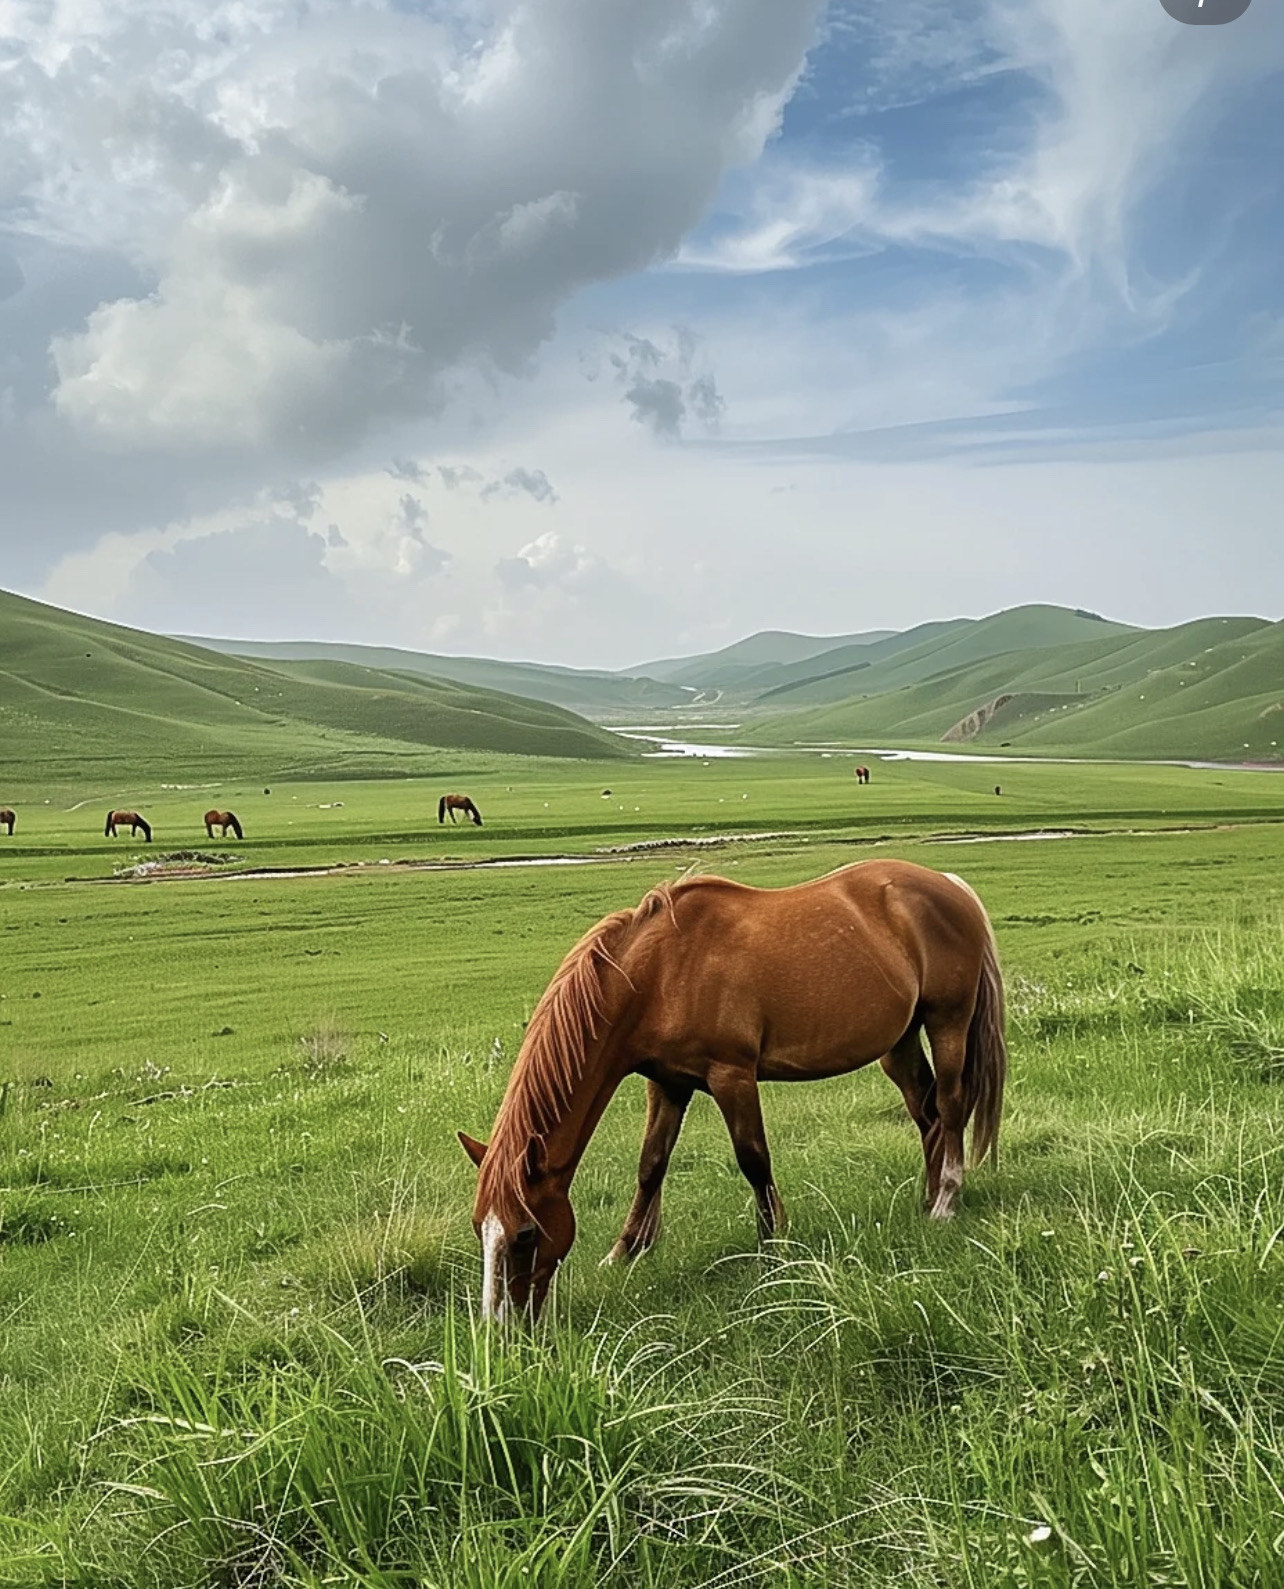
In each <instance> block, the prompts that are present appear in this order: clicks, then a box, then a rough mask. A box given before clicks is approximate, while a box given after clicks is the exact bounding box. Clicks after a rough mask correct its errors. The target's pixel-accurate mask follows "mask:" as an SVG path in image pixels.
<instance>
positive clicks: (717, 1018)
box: [459, 860, 1007, 1317]
mask: <svg viewBox="0 0 1284 1589" xmlns="http://www.w3.org/2000/svg"><path fill="white" fill-rule="evenodd" d="M922 1033H926V1034H927V1038H928V1041H929V1043H930V1045H931V1055H932V1058H931V1063H930V1064H929V1063H928V1059H927V1056H926V1054H925V1053H924V1051H923V1047H922V1044H921V1041H920V1034H922ZM874 1060H878V1061H879V1063H880V1064H881V1065H882V1067H883V1070H884V1071H885V1072H886V1073H887V1075H888V1076H889V1077H890V1078H891V1079H892V1080H893V1081H894V1082H895V1083H896V1085H897V1086H898V1087H899V1088H900V1089H901V1092H902V1094H903V1095H904V1098H905V1105H906V1108H907V1109H908V1110H909V1113H910V1116H911V1118H912V1119H913V1121H914V1123H915V1124H916V1125H917V1126H918V1129H919V1131H920V1133H921V1135H922V1142H923V1156H924V1160H925V1162H926V1165H927V1187H926V1191H927V1208H928V1210H929V1211H930V1213H931V1214H932V1215H933V1217H934V1218H936V1219H946V1218H948V1217H949V1216H950V1215H951V1214H952V1213H953V1212H954V1202H955V1198H956V1197H957V1195H958V1192H959V1188H960V1187H961V1185H962V1182H963V1132H964V1128H965V1127H966V1126H967V1124H968V1122H969V1121H973V1130H972V1162H973V1163H974V1164H979V1163H980V1162H981V1160H983V1159H984V1157H985V1155H986V1154H987V1153H990V1152H994V1153H996V1154H997V1144H998V1132H999V1122H1000V1119H1001V1117H1002V1112H1003V1084H1004V1078H1005V1075H1006V1072H1007V1048H1006V1044H1005V1041H1004V1029H1003V980H1002V977H1001V975H1000V972H999V962H998V955H997V951H996V948H995V943H994V934H993V931H992V929H991V927H990V921H989V917H988V916H987V915H986V913H985V908H984V907H983V905H982V904H981V901H980V900H979V899H978V898H977V896H976V894H974V893H973V891H972V890H971V888H969V887H968V885H967V884H966V883H965V882H963V880H962V879H961V878H957V877H954V876H953V875H952V874H949V873H941V872H931V871H928V870H927V869H926V868H924V867H921V866H914V865H912V864H911V863H910V862H908V861H894V860H877V861H862V862H859V863H858V864H856V865H855V866H846V867H843V868H842V870H841V871H837V872H831V873H829V875H828V876H826V877H821V878H817V879H816V880H815V881H814V882H810V883H802V884H799V885H798V886H797V887H794V888H781V889H760V888H749V887H746V886H745V885H744V884H741V883H733V882H728V881H726V880H725V879H723V878H720V877H693V878H688V879H681V880H679V881H677V882H674V883H667V882H666V883H661V884H660V885H659V887H658V888H654V889H652V891H651V892H650V893H649V894H648V895H647V896H646V897H645V899H643V900H642V902H641V904H640V905H638V906H637V907H636V909H632V910H619V911H616V912H615V914H614V915H611V916H607V917H604V918H603V920H602V921H600V922H598V924H597V926H596V927H593V928H591V929H590V930H589V931H588V932H587V933H586V934H585V935H584V937H583V938H581V939H580V941H579V943H578V944H576V946H575V947H574V948H573V949H572V950H571V952H570V953H569V954H568V955H567V956H566V958H565V960H563V962H562V964H561V967H560V968H559V970H558V971H557V973H556V974H555V975H554V977H553V980H552V981H551V982H550V983H549V985H548V987H547V989H546V990H545V992H544V995H543V997H542V998H541V999H540V1001H539V1003H538V1004H537V1005H536V1007H535V1012H534V1014H533V1015H532V1016H531V1019H530V1022H529V1024H528V1026H527V1028H526V1034H525V1037H524V1038H523V1040H522V1046H521V1050H520V1052H519V1053H518V1056H517V1061H516V1063H515V1065H514V1066H513V1072H512V1075H511V1076H510V1077H509V1081H508V1088H507V1091H506V1092H505V1094H504V1101H503V1103H502V1104H501V1106H500V1110H499V1115H498V1117H497V1118H496V1121H495V1127H494V1133H493V1135H492V1137H491V1140H490V1144H489V1146H487V1145H486V1144H485V1143H482V1142H477V1141H475V1140H474V1139H473V1138H472V1137H469V1136H466V1135H464V1133H463V1132H460V1133H459V1140H460V1142H461V1143H462V1144H463V1147H464V1151H465V1152H466V1153H467V1154H468V1156H469V1158H471V1159H472V1161H473V1163H474V1164H475V1165H477V1167H478V1169H479V1171H480V1174H479V1176H478V1181H477V1197H476V1202H475V1205H474V1208H473V1224H474V1226H475V1227H476V1229H477V1233H478V1235H479V1236H480V1238H481V1243H482V1253H483V1280H482V1312H483V1313H484V1314H485V1315H487V1316H490V1317H495V1316H502V1315H503V1314H504V1313H506V1312H507V1311H508V1309H509V1308H510V1307H513V1308H522V1307H529V1308H530V1310H531V1312H532V1313H533V1314H534V1313H538V1311H539V1309H540V1307H541V1305H542V1303H543V1301H544V1297H545V1294H546V1292H547V1290H548V1285H549V1281H550V1280H551V1279H552V1277H553V1273H554V1271H555V1270H556V1268H557V1266H558V1264H559V1263H561V1261H562V1259H563V1258H564V1257H565V1256H566V1254H567V1252H568V1251H569V1250H570V1247H571V1243H572V1242H573V1241H574V1239H575V1215H574V1213H573V1211H572V1209H571V1203H570V1195H569V1194H570V1186H571V1181H572V1178H573V1177H574V1175H575V1170H576V1167H577V1166H578V1164H579V1162H580V1157H581V1155H582V1154H583V1152H584V1150H585V1148H586V1147H587V1145H588V1141H589V1138H590V1137H591V1136H592V1135H593V1131H594V1129H595V1127H596V1126H597V1123H598V1120H599V1119H600V1118H601V1115H602V1111H603V1110H604V1109H605V1108H606V1105H607V1103H608V1102H609V1100H610V1098H611V1096H612V1094H613V1093H614V1092H615V1090H616V1088H617V1087H618V1086H619V1085H620V1083H621V1081H622V1080H623V1079H624V1077H625V1076H628V1075H630V1074H637V1075H641V1076H644V1077H645V1078H646V1082H647V1120H646V1132H645V1135H644V1137H643V1139H642V1158H641V1162H640V1164H639V1166H638V1187H637V1195H636V1196H635V1197H634V1199H633V1206H632V1208H631V1209H630V1211H629V1216H628V1219H627V1220H626V1221H625V1225H624V1230H623V1233H622V1234H621V1236H620V1239H619V1240H618V1241H617V1242H616V1244H615V1246H614V1247H613V1248H612V1249H611V1252H610V1253H609V1255H608V1259H609V1260H618V1259H621V1258H631V1257H634V1256H635V1255H636V1254H638V1253H640V1252H642V1251H644V1250H645V1249H646V1248H647V1247H649V1246H650V1245H651V1244H652V1242H654V1241H655V1239H656V1237H657V1236H658V1234H659V1230H660V1191H661V1187H662V1186H663V1184H664V1176H665V1171H666V1170H667V1168H668V1164H669V1156H670V1154H671V1153H672V1152H673V1147H674V1143H675V1142H676V1141H677V1137H678V1131H679V1129H680V1127H681V1125H682V1117H683V1115H684V1113H685V1111H686V1107H687V1104H688V1103H689V1102H690V1101H691V1097H692V1094H693V1093H696V1092H705V1093H708V1094H710V1095H711V1097H712V1098H713V1100H714V1102H715V1103H716V1104H717V1105H718V1108H719V1109H720V1110H721V1111H722V1116H723V1119H724V1120H725V1121H726V1124H727V1129H728V1131H729V1132H730V1134H731V1141H732V1145H733V1147H734V1149H735V1154H736V1162H737V1163H738V1164H739V1166H740V1169H741V1171H742V1172H743V1173H744V1175H745V1177H746V1178H747V1180H748V1181H749V1184H750V1185H751V1186H752V1187H753V1192H754V1197H755V1200H756V1202H757V1211H758V1232H759V1235H760V1237H767V1236H770V1235H772V1234H773V1233H774V1232H775V1231H777V1230H779V1229H781V1228H782V1227H783V1224H784V1208H783V1205H782V1204H781V1201H780V1196H779V1194H778V1193H777V1191H776V1185H775V1182H774V1180H773V1179H772V1171H771V1156H770V1153H769V1151H768V1148H767V1138H766V1134H765V1132H764V1130H763V1123H762V1111H761V1107H760V1104H759V1098H758V1086H759V1083H760V1082H764V1081H813V1080H820V1079H821V1078H823V1077H829V1076H840V1075H843V1074H845V1073H846V1072H847V1071H851V1070H857V1069H859V1068H860V1067H861V1066H862V1065H868V1064H870V1063H871V1062H872V1061H874ZM835 1147H836V1149H837V1151H839V1152H841V1153H843V1154H844V1155H845V1154H846V1152H847V1141H846V1139H845V1138H844V1139H843V1141H842V1142H841V1145H839V1144H837V1143H836V1144H835Z"/></svg>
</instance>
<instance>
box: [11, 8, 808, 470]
mask: <svg viewBox="0 0 1284 1589" xmlns="http://www.w3.org/2000/svg"><path fill="white" fill-rule="evenodd" d="M819 9H820V0H648V3H647V4H646V5H639V4H637V3H636V0H458V3H457V4H455V5H454V6H453V7H450V8H447V7H444V6H438V7H433V8H429V9H427V10H425V11H422V12H410V11H408V10H407V9H406V8H404V7H400V6H397V5H395V4H392V3H387V4H370V5H364V6H362V7H361V8H360V10H359V12H358V11H353V10H352V9H351V8H349V7H346V6H340V5H337V4H326V3H324V0H304V3H303V4H302V5H300V4H299V3H297V0H254V3H246V4H237V5H232V4H226V5H218V4H215V5H213V6H210V5H207V4H203V3H196V0H156V3H155V5H154V6H152V7H149V8H148V14H147V16H146V18H144V17H143V16H142V15H141V14H140V13H139V12H138V11H136V10H135V9H133V8H131V7H127V6H126V4H125V3H124V0H115V3H110V0H109V3H107V4H105V5H104V6H102V7H100V8H98V10H97V11H96V12H87V13H85V14H84V19H83V20H77V14H76V13H74V12H70V11H67V10H65V9H56V10H54V11H52V12H49V13H38V12H36V11H34V10H33V11H32V12H31V13H30V14H29V16H28V18H27V19H26V20H25V21H24V22H23V24H22V27H21V28H20V30H19V39H20V42H21V44H22V45H23V46H24V50H23V54H22V56H21V61H20V67H19V69H18V72H17V74H16V78H15V80H16V82H17V83H18V84H19V86H20V91H21V95H22V104H21V106H20V107H15V108H14V109H13V110H12V111H11V112H10V114H9V115H8V116H7V117H5V118H4V120H3V124H2V125H0V137H3V138H4V140H5V142H6V143H7V144H8V146H9V148H10V149H11V150H16V155H17V157H16V158H14V159H12V160H11V162H10V168H11V170H13V171H15V172H16V173H17V181H16V184H15V186H16V187H17V188H18V189H19V191H18V192H16V193H15V194H13V198H14V199H15V200H16V201H18V202H20V203H21V204H22V205H23V206H24V212H25V219H24V231H26V232H27V233H28V234H32V233H35V234H44V235H47V236H49V237H55V236H56V237H58V238H59V239H60V240H61V241H62V243H63V244H66V243H68V242H69V241H70V242H71V243H72V244H74V245H76V246H79V247H82V248H89V247H93V248H96V249H99V250H101V251H104V252H106V253H107V254H108V255H111V256H117V257H120V258H121V259H123V260H126V261H127V262H128V266H129V268H130V270H131V271H132V272H134V273H135V279H136V281H137V285H132V286H130V287H129V288H127V290H125V291H124V292H123V293H122V292H120V291H119V289H118V291H117V293H116V295H114V296H112V297H110V298H108V299H106V300H105V301H102V302H99V303H97V304H95V305H93V306H90V307H89V311H88V314H87V316H86V318H85V320H84V322H83V323H82V324H81V325H80V326H78V327H76V326H72V327H68V326H66V325H64V326H63V327H61V328H59V334H57V335H55V336H53V338H52V357H53V362H54V367H55V369H56V386H55V389H54V392H53V400H54V403H55V405H56V409H57V412H58V413H59V414H60V415H61V416H62V417H63V418H64V419H65V420H66V421H68V422H69V423H70V424H71V425H73V426H74V427H75V428H76V429H77V430H78V431H79V432H80V433H81V434H82V435H84V436H86V437H90V438H93V439H94V440H96V441H97V442H98V443H100V444H101V445H103V446H105V447H108V448H112V449H124V450H136V449H160V450H172V451H179V452H184V453H190V452H199V451H208V450H210V449H215V450H231V451H233V452H245V451H250V452H252V451H255V450H257V449H284V450H287V451H289V452H290V453H292V454H302V455H312V456H317V455H324V454H325V453H327V452H329V451H333V450H335V449H337V448H341V447H343V446H345V445H347V444H349V443H350V442H351V441H352V440H353V439H354V438H355V437H357V436H358V435H359V434H360V433H361V432H362V431H363V429H364V428H365V427H366V426H367V425H368V424H369V423H370V422H371V420H372V419H375V418H377V417H379V416H381V415H384V416H386V415H396V414H403V413H412V412H419V411H424V410H425V409H431V408H432V406H433V405H434V404H435V403H437V402H439V401H440V400H441V399H442V395H443V387H442V381H443V378H444V377H445V376H446V374H447V373H448V372H449V371H450V370H451V369H452V368H454V367H456V366H458V365H459V364H460V363H461V362H481V363H484V364H489V365H491V366H492V367H497V368H500V369H503V370H509V371H513V370H520V369H522V368H523V367H524V365H525V363H526V361H528V360H529V358H530V356H531V354H532V353H533V351H534V350H535V349H536V348H537V347H538V345H539V344H540V342H541V340H542V339H544V338H545V337H547V336H548V335H549V333H550V331H551V328H552V322H553V315H554V312H555V310H556V308H557V306H558V305H559V304H560V303H561V302H563V301H564V300H565V298H566V297H567V296H568V295H569V294H571V293H573V292H574V291H575V290H576V289H578V288H579V287H581V286H582V285H584V284H585V283H588V282H592V281H596V280H602V279H606V278H610V277H613V276H618V275H620V274H623V273H627V272H630V271H634V270H637V269H640V268H643V267H645V266H646V265H648V264H650V263H652V262H653V261H655V260H656V259H658V258H661V257H664V256H666V255H668V254H671V253H672V252H673V251H675V250H676V248H677V247H678V245H679V243H680V241H681V238H682V236H683V234H684V232H685V231H687V230H688V229H689V228H690V226H691V225H692V224H693V223H694V222H695V221H696V220H697V219H698V218H699V216H700V215H701V213H702V211H703V210H704V208H705V207H706V206H707V204H708V202H709V199H710V197H711V196H712V194H713V192H714V190H715V188H716V186H717V183H718V181H719V179H720V178H721V176H722V174H723V172H724V171H725V170H726V169H727V168H728V166H730V165H733V164H735V163H738V162H744V161H748V160H751V159H753V158H754V157H755V156H756V155H757V154H758V153H759V152H760V150H761V148H762V145H763V143H764V140H765V139H766V137H767V136H768V135H769V133H770V131H771V129H772V128H773V126H774V125H775V122H776V119H777V117H778V113H779V110H780V107H781V105H782V103H783V101H784V99H785V98H786V97H787V95H788V93H789V91H790V89H791V87H792V84H793V82H794V80H795V77H796V74H797V72H798V70H799V68H800V66H801V63H802V60H803V56H804V52H805V50H806V47H807V44H808V41H809V39H810V37H811V34H812V29H813V26H814V22H815V19H816V15H817V12H818V10H819ZM23 30H25V33H24V31H23ZM141 84H146V85H147V86H146V87H145V88H143V87H140V86H139V85H141ZM48 329H50V328H48V327H47V328H46V330H48ZM43 351H44V350H42V354H43Z"/></svg>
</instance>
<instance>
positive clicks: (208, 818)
mask: <svg viewBox="0 0 1284 1589" xmlns="http://www.w3.org/2000/svg"><path fill="white" fill-rule="evenodd" d="M215 828H217V829H218V830H219V834H220V837H222V838H226V837H227V830H228V829H229V828H231V830H232V832H233V833H235V834H236V836H237V838H238V839H243V838H244V837H245V834H244V833H243V832H242V831H241V824H240V823H239V822H238V821H237V819H236V812H235V811H207V812H206V813H205V833H206V836H207V837H208V838H211V839H212V838H213V837H214V829H215Z"/></svg>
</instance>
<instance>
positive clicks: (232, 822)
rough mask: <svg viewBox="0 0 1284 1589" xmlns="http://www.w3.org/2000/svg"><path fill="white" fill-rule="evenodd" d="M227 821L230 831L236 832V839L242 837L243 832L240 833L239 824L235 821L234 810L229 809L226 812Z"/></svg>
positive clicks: (243, 835)
mask: <svg viewBox="0 0 1284 1589" xmlns="http://www.w3.org/2000/svg"><path fill="white" fill-rule="evenodd" d="M227 823H228V826H229V827H230V828H231V830H232V832H233V833H235V834H236V836H237V838H238V839H243V838H244V837H245V834H244V833H242V831H241V824H240V823H239V822H238V821H237V817H236V812H235V811H229V812H228V814H227Z"/></svg>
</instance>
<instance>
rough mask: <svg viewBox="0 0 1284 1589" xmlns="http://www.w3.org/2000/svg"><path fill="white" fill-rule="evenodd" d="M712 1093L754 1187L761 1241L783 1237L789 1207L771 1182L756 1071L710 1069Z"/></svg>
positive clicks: (732, 1066) (744, 1172) (738, 1067)
mask: <svg viewBox="0 0 1284 1589" xmlns="http://www.w3.org/2000/svg"><path fill="white" fill-rule="evenodd" d="M708 1079H709V1091H710V1093H711V1094H712V1096H713V1101H714V1103H716V1104H717V1106H718V1108H719V1109H721V1111H722V1118H723V1119H724V1120H725V1121H726V1122H727V1130H728V1132H730V1134H731V1146H732V1147H733V1148H734V1149H735V1154H736V1163H737V1164H738V1165H739V1166H740V1171H741V1174H742V1175H743V1176H744V1178H745V1180H747V1181H748V1182H749V1184H750V1186H752V1187H753V1195H754V1200H755V1202H756V1203H757V1205H758V1239H759V1241H766V1239H767V1238H768V1237H769V1236H774V1235H778V1234H781V1233H783V1231H784V1228H785V1205H784V1204H783V1203H782V1202H781V1200H780V1193H779V1192H778V1191H777V1190H776V1183H775V1181H773V1180H772V1178H771V1151H770V1149H769V1148H768V1147H767V1132H766V1128H765V1127H764V1126H763V1123H762V1103H761V1101H760V1099H759V1097H758V1078H757V1076H756V1075H755V1074H754V1071H753V1068H752V1067H747V1066H744V1065H736V1064H718V1065H711V1066H710V1067H709V1078H708Z"/></svg>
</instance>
